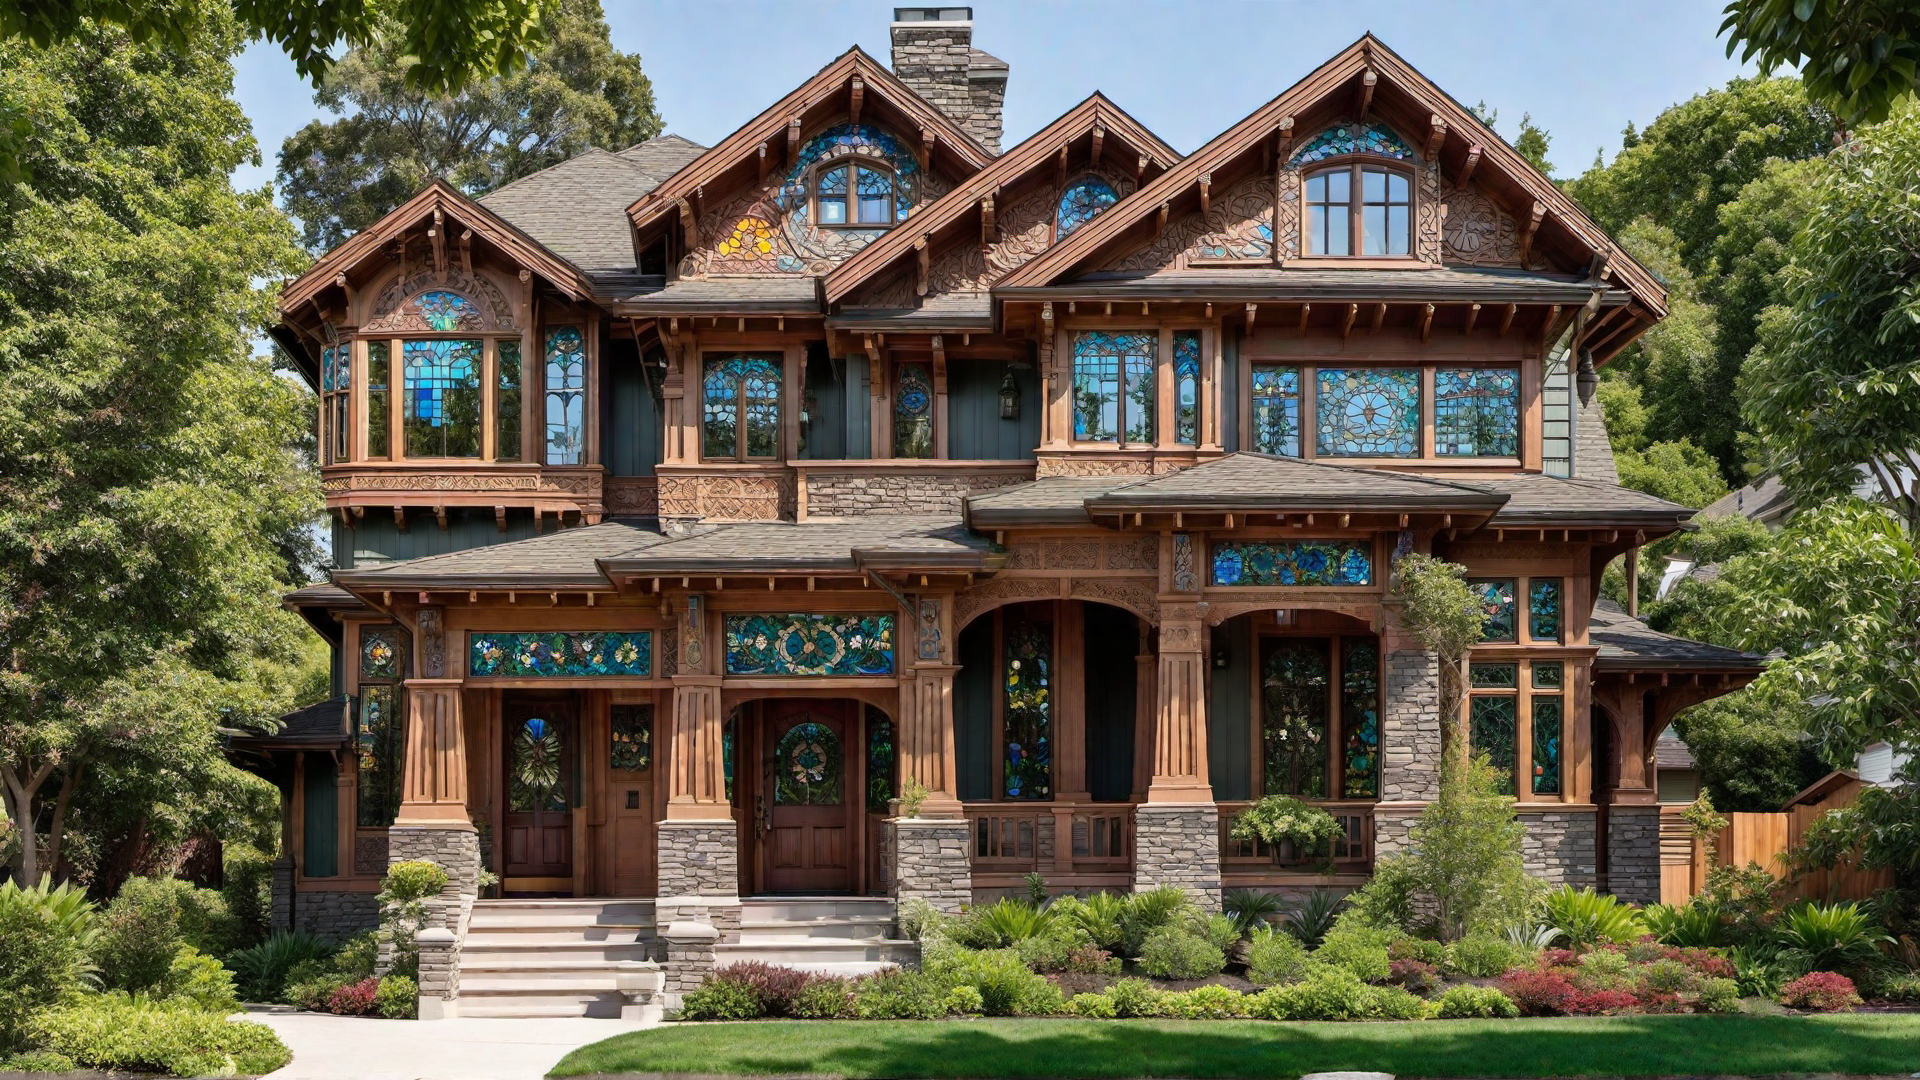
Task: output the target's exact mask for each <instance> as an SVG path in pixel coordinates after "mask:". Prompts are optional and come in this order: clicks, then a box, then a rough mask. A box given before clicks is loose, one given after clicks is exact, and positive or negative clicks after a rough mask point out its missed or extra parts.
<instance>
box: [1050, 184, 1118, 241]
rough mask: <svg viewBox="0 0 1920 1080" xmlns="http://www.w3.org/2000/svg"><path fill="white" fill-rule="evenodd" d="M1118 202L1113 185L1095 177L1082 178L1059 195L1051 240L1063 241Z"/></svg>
mask: <svg viewBox="0 0 1920 1080" xmlns="http://www.w3.org/2000/svg"><path fill="white" fill-rule="evenodd" d="M1119 201H1120V193H1119V192H1117V191H1115V190H1113V185H1112V184H1109V183H1107V182H1106V181H1105V180H1102V179H1100V178H1099V177H1097V176H1083V177H1081V178H1080V179H1078V180H1075V181H1074V182H1073V183H1071V184H1069V185H1067V189H1066V190H1065V191H1063V192H1061V193H1060V208H1059V210H1058V212H1056V213H1055V215H1054V225H1053V238H1054V239H1055V240H1065V239H1066V238H1067V234H1068V233H1071V232H1072V231H1073V230H1075V229H1077V228H1079V227H1080V226H1082V225H1085V224H1086V223H1087V222H1089V221H1092V220H1093V219H1094V218H1097V217H1099V216H1100V215H1101V213H1102V212H1104V211H1105V210H1106V209H1107V207H1109V206H1112V205H1113V204H1114V203H1117V202H1119Z"/></svg>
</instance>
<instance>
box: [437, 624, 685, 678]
mask: <svg viewBox="0 0 1920 1080" xmlns="http://www.w3.org/2000/svg"><path fill="white" fill-rule="evenodd" d="M468 651H469V653H470V655H469V657H468V661H467V674H469V675H473V676H478V677H482V678H485V677H492V676H497V677H501V678H547V677H561V678H578V677H582V676H593V675H625V676H630V677H633V678H641V679H644V678H646V677H647V676H648V675H651V674H652V673H653V632H652V631H650V630H635V631H631V632H622V631H613V630H607V631H588V632H584V633H562V632H555V631H545V632H540V633H524V634H476V635H474V637H473V641H472V644H471V645H469V646H468Z"/></svg>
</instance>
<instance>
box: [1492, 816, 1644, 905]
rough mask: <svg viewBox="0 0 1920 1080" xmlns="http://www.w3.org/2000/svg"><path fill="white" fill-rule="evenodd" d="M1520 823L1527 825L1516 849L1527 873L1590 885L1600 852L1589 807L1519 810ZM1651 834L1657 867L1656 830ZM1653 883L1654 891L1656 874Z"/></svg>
mask: <svg viewBox="0 0 1920 1080" xmlns="http://www.w3.org/2000/svg"><path fill="white" fill-rule="evenodd" d="M1521 805H1523V806H1524V805H1526V804H1524V803H1523V804H1521ZM1534 805H1539V804H1537V803H1536V804H1534ZM1520 823H1521V824H1522V825H1525V826H1526V827H1527V835H1526V836H1525V837H1524V838H1522V839H1521V841H1520V849H1521V851H1522V853H1523V854H1524V856H1525V858H1526V862H1527V875H1528V876H1529V877H1533V878H1537V879H1539V880H1541V881H1545V882H1547V883H1549V884H1552V885H1571V886H1573V887H1574V888H1576V889H1585V888H1591V887H1592V886H1593V884H1594V882H1595V880H1597V879H1598V877H1599V871H1600V862H1599V860H1600V852H1599V847H1598V838H1597V837H1596V835H1595V829H1594V812H1593V811H1592V810H1590V809H1589V810H1548V811H1544V812H1539V813H1533V812H1529V811H1524V810H1523V811H1522V812H1521V814H1520ZM1656 825H1657V820H1656ZM1655 835H1656V842H1655V856H1656V870H1657V868H1658V867H1657V858H1658V852H1659V845H1658V839H1657V838H1658V833H1657V832H1656V834H1655ZM1654 884H1655V888H1654V891H1655V892H1656V893H1657V892H1658V891H1659V879H1658V877H1657V876H1656V877H1655V879H1654ZM1656 899H1658V897H1656Z"/></svg>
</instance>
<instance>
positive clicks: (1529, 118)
mask: <svg viewBox="0 0 1920 1080" xmlns="http://www.w3.org/2000/svg"><path fill="white" fill-rule="evenodd" d="M1552 143H1553V136H1551V135H1549V134H1547V132H1546V129H1544V128H1539V127H1535V126H1534V123H1533V114H1532V113H1521V114H1520V135H1519V137H1518V138H1516V139H1514V140H1513V148H1514V149H1515V150H1517V151H1519V152H1520V156H1521V157H1523V158H1526V159H1527V160H1528V161H1531V162H1533V167H1534V168H1536V169H1539V170H1540V172H1541V173H1542V174H1544V175H1546V176H1552V175H1553V162H1551V161H1548V160H1547V147H1548V146H1549V145H1551V144H1552Z"/></svg>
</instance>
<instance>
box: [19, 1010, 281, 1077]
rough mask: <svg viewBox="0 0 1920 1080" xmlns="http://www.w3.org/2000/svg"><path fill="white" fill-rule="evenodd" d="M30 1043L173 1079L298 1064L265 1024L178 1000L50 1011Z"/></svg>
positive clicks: (36, 1022)
mask: <svg viewBox="0 0 1920 1080" xmlns="http://www.w3.org/2000/svg"><path fill="white" fill-rule="evenodd" d="M30 1037H31V1038H32V1039H33V1041H34V1042H35V1043H36V1044H37V1045H39V1046H40V1047H41V1049H43V1050H46V1051H50V1052H52V1053H56V1054H60V1055H63V1056H65V1057H67V1058H70V1059H72V1060H73V1061H74V1062H75V1063H76V1064H78V1065H80V1066H82V1067H83V1068H89V1069H110V1070H115V1071H121V1072H163V1073H171V1074H173V1075H174V1076H231V1075H234V1074H243V1075H247V1076H261V1075H264V1074H266V1073H270V1072H272V1071H274V1070H275V1069H278V1068H280V1067H281V1066H283V1065H285V1064H286V1063H287V1062H289V1061H291V1060H293V1055H292V1054H290V1053H288V1051H287V1048H286V1046H285V1044H283V1043H281V1041H280V1039H279V1038H278V1037H277V1036H275V1035H274V1033H273V1031H272V1029H270V1028H268V1027H267V1026H266V1025H264V1024H256V1023H251V1022H235V1021H231V1020H228V1019H227V1018H226V1017H225V1016H222V1015H220V1014H219V1013H212V1012H207V1011H205V1010H203V1009H198V1008H195V1007H193V1006H192V1005H190V1004H186V1003H182V1002H177V1001H143V1000H139V999H136V998H131V997H128V996H127V995H124V994H99V995H94V996H91V997H85V998H80V999H77V1000H76V1001H75V1002H74V1003H73V1004H71V1005H64V1006H58V1007H55V1008H51V1009H47V1010H45V1011H43V1012H41V1013H39V1014H38V1015H36V1016H35V1017H34V1019H33V1023H32V1024H31V1027H30Z"/></svg>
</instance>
